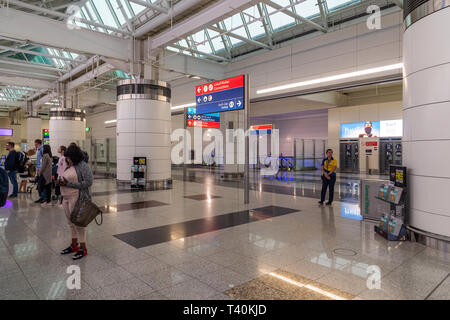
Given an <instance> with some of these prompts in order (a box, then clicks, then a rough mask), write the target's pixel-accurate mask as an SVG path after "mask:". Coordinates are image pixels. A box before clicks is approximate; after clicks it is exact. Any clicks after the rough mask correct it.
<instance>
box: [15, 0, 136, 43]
mask: <svg viewBox="0 0 450 320" xmlns="http://www.w3.org/2000/svg"><path fill="white" fill-rule="evenodd" d="M8 2H9V3H10V4H13V5H16V6H18V7H22V8H25V9H30V10H34V11H37V12H42V13H45V14H48V15H51V16H54V17H58V18H62V19H64V20H67V23H71V22H72V21H73V20H75V21H79V22H82V23H84V24H88V25H91V26H94V27H97V28H103V29H107V30H111V31H114V32H117V33H121V34H125V35H131V33H130V32H127V31H124V30H121V29H117V28H114V27H110V26H107V25H104V24H101V23H97V22H94V21H91V20H87V19H83V18H80V17H72V16H70V15H68V14H65V13H61V12H58V11H53V10H49V9H46V8H42V7H38V6H35V5H32V4H29V3H25V2H22V1H18V0H8ZM73 18H74V19H73ZM69 19H72V20H69Z"/></svg>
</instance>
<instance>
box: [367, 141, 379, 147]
mask: <svg viewBox="0 0 450 320" xmlns="http://www.w3.org/2000/svg"><path fill="white" fill-rule="evenodd" d="M377 146H378V142H377V141H368V142H366V147H377Z"/></svg>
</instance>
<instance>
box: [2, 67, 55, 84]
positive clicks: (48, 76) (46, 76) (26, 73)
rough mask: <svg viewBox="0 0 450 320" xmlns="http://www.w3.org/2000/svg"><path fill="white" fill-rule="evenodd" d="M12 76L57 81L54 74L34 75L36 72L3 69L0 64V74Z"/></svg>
mask: <svg viewBox="0 0 450 320" xmlns="http://www.w3.org/2000/svg"><path fill="white" fill-rule="evenodd" d="M1 73H3V74H13V75H20V76H24V77H28V78H38V79H54V80H55V79H58V77H59V76H58V75H55V74H47V73H36V72H30V70H29V69H28V70H26V69H25V70H24V69H21V70H18V69H17V68H14V69H9V68H4V67H3V66H1V64H0V74H1Z"/></svg>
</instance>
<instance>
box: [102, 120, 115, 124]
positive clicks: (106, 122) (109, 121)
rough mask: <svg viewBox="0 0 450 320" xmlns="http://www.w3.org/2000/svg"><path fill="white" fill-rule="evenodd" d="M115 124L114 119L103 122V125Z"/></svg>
mask: <svg viewBox="0 0 450 320" xmlns="http://www.w3.org/2000/svg"><path fill="white" fill-rule="evenodd" d="M116 122H117V120H116V119H114V120H108V121H105V124H110V123H116Z"/></svg>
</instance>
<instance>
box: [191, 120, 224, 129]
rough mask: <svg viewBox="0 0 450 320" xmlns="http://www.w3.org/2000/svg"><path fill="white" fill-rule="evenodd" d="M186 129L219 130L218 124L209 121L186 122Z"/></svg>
mask: <svg viewBox="0 0 450 320" xmlns="http://www.w3.org/2000/svg"><path fill="white" fill-rule="evenodd" d="M187 126H188V127H202V128H215V129H219V128H220V122H210V121H198V120H188V121H187Z"/></svg>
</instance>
